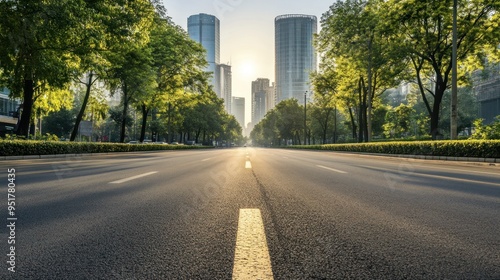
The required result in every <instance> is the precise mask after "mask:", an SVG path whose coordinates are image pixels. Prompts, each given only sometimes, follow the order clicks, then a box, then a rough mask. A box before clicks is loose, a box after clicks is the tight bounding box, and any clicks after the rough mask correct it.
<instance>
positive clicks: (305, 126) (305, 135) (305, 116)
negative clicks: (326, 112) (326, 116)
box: [304, 90, 307, 145]
mask: <svg viewBox="0 0 500 280" xmlns="http://www.w3.org/2000/svg"><path fill="white" fill-rule="evenodd" d="M304 145H307V90H306V92H304Z"/></svg>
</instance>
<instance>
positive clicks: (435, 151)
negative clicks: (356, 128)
mask: <svg viewBox="0 0 500 280" xmlns="http://www.w3.org/2000/svg"><path fill="white" fill-rule="evenodd" d="M286 148H295V149H313V150H327V151H341V152H356V153H380V154H394V155H425V156H449V157H477V158H500V140H464V141H415V142H380V143H358V144H328V145H310V146H288V147H286Z"/></svg>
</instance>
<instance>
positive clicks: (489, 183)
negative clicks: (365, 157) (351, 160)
mask: <svg viewBox="0 0 500 280" xmlns="http://www.w3.org/2000/svg"><path fill="white" fill-rule="evenodd" d="M358 166H359V167H364V168H368V169H375V170H381V171H387V172H399V174H400V175H405V176H421V177H429V178H436V179H443V180H450V181H459V182H468V183H475V184H483V185H493V186H500V184H499V183H493V182H485V181H478V180H469V179H463V178H456V177H449V176H440V175H432V174H424V173H418V172H409V171H401V170H394V169H388V168H382V167H374V166H369V165H358Z"/></svg>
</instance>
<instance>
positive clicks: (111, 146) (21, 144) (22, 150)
mask: <svg viewBox="0 0 500 280" xmlns="http://www.w3.org/2000/svg"><path fill="white" fill-rule="evenodd" d="M207 148H212V147H206V146H187V145H160V144H139V145H130V144H117V143H76V142H56V141H31V140H30V141H25V140H0V156H29V155H61V154H92V153H117V152H140V151H162V150H185V149H207Z"/></svg>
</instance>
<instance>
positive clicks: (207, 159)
mask: <svg viewBox="0 0 500 280" xmlns="http://www.w3.org/2000/svg"><path fill="white" fill-rule="evenodd" d="M211 159H213V158H212V157H211V158H206V159H202V160H201V161H209V160H211Z"/></svg>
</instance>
